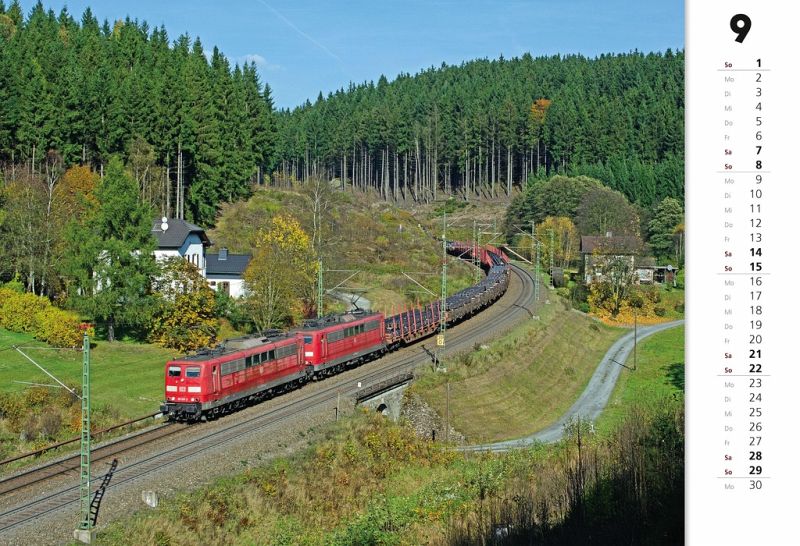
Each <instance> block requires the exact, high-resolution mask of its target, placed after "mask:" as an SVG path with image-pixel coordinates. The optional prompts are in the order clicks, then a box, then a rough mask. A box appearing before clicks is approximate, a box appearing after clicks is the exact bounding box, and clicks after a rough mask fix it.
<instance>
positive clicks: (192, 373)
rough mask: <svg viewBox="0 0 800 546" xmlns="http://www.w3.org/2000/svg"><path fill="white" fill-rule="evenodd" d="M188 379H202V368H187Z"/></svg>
mask: <svg viewBox="0 0 800 546" xmlns="http://www.w3.org/2000/svg"><path fill="white" fill-rule="evenodd" d="M186 377H200V366H191V367H189V368H186Z"/></svg>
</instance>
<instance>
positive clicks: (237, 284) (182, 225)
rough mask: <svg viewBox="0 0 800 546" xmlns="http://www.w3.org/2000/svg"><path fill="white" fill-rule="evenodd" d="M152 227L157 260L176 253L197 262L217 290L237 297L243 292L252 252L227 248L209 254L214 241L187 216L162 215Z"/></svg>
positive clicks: (194, 262)
mask: <svg viewBox="0 0 800 546" xmlns="http://www.w3.org/2000/svg"><path fill="white" fill-rule="evenodd" d="M152 231H153V235H155V237H156V240H157V241H158V247H157V248H156V250H155V252H154V254H155V258H156V260H157V261H158V260H165V259H167V258H174V257H178V258H181V259H184V260H187V261H188V262H191V263H192V264H194V265H195V266H197V268H198V269H199V270H200V274H201V275H202V276H203V277H204V278H205V279H206V280H208V284H209V286H211V288H213V289H214V290H223V291H224V292H225V293H227V294H228V295H230V296H233V297H235V298H238V297H240V296H242V295H244V281H243V278H242V275H243V274H244V270H245V269H247V265H248V264H249V263H250V256H248V255H246V254H228V249H226V248H223V249H222V250H221V251H220V252H219V254H207V253H206V249H207V248H208V247H210V246H211V241H210V240H209V239H208V236H207V235H206V232H205V230H203V228H201V227H199V226H196V225H194V224H191V223H189V222H187V221H185V220H179V219H177V218H169V219H166V218H161V219H160V220H156V221H154V222H153V230H152Z"/></svg>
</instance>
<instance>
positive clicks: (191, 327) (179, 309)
mask: <svg viewBox="0 0 800 546" xmlns="http://www.w3.org/2000/svg"><path fill="white" fill-rule="evenodd" d="M160 265H161V275H160V278H159V280H158V295H160V296H161V300H160V302H159V305H158V310H157V311H156V312H155V314H154V315H153V321H152V325H151V327H150V341H152V342H153V343H158V344H159V345H163V346H164V347H169V348H172V349H177V350H179V351H181V352H187V351H192V350H196V349H199V348H201V347H211V346H213V345H214V344H215V343H216V340H217V331H218V329H219V324H218V322H217V320H216V318H215V317H214V304H215V294H214V291H213V290H211V288H209V286H208V283H207V282H206V280H205V279H204V278H203V276H202V275H201V274H200V271H199V270H198V269H197V267H196V266H195V265H194V264H192V263H190V262H188V261H186V260H182V259H180V258H170V259H168V260H165V261H164V262H162V263H161V264H160Z"/></svg>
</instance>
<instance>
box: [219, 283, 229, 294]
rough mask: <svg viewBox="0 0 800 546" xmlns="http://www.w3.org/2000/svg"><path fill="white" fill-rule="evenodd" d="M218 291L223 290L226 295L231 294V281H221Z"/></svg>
mask: <svg viewBox="0 0 800 546" xmlns="http://www.w3.org/2000/svg"><path fill="white" fill-rule="evenodd" d="M217 291H218V292H220V291H221V292H223V293H224V294H225V295H226V296H230V295H231V283H229V282H220V283H219V288H217Z"/></svg>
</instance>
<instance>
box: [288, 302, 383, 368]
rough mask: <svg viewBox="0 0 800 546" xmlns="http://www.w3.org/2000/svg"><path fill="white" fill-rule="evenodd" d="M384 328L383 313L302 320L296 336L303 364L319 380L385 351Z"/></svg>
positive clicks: (350, 314)
mask: <svg viewBox="0 0 800 546" xmlns="http://www.w3.org/2000/svg"><path fill="white" fill-rule="evenodd" d="M385 328H386V321H385V319H384V316H383V313H371V314H364V313H356V314H353V313H348V314H346V315H331V316H328V317H323V318H320V319H317V320H310V321H306V322H305V323H304V324H303V328H302V330H300V332H298V333H300V334H302V336H303V345H304V347H305V352H304V354H305V359H306V364H308V365H309V366H311V367H312V368H313V373H314V376H315V377H323V376H327V375H332V374H335V373H339V372H340V371H342V370H343V369H344V368H345V367H347V366H353V365H356V364H360V363H361V362H363V361H365V360H369V359H371V358H374V357H375V356H377V355H380V354H383V353H384V352H386V340H385V335H384V330H385Z"/></svg>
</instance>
